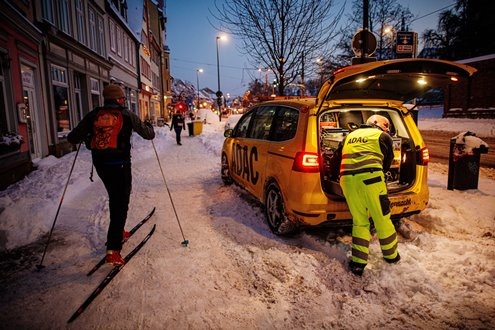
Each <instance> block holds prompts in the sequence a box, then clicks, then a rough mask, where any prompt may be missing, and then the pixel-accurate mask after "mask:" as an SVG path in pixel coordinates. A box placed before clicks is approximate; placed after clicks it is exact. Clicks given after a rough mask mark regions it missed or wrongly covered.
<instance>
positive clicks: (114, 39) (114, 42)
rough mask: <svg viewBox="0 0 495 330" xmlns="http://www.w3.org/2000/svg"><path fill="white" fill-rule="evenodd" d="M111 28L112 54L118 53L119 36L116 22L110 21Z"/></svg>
mask: <svg viewBox="0 0 495 330" xmlns="http://www.w3.org/2000/svg"><path fill="white" fill-rule="evenodd" d="M108 24H109V26H110V49H111V50H112V52H114V53H116V52H117V36H116V32H115V22H114V21H112V20H110V21H109V23H108Z"/></svg>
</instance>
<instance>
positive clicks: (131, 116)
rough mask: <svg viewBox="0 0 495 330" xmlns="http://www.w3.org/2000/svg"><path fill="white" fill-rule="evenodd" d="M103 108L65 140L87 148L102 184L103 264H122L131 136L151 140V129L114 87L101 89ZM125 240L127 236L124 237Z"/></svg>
mask: <svg viewBox="0 0 495 330" xmlns="http://www.w3.org/2000/svg"><path fill="white" fill-rule="evenodd" d="M103 98H104V105H103V106H102V107H96V108H95V109H93V110H92V111H91V112H89V113H88V114H87V115H86V116H85V117H84V118H83V119H82V120H81V122H80V123H79V124H78V125H77V127H76V128H74V129H73V130H72V131H71V132H70V133H69V135H68V136H67V140H68V141H69V142H70V143H72V144H78V143H80V142H82V141H84V142H85V144H86V147H87V148H88V149H91V155H92V159H93V165H94V167H95V169H96V173H98V176H99V177H100V179H101V181H102V182H103V184H104V185H105V188H106V190H107V193H108V199H109V209H110V225H109V227H108V233H107V254H106V258H105V259H106V262H107V263H109V264H113V265H115V266H117V265H123V264H124V259H122V256H121V254H120V250H121V249H122V241H123V239H124V236H128V233H127V232H125V231H124V227H125V223H126V220H127V211H128V209H129V199H130V195H131V188H132V174H131V142H130V140H131V135H132V132H133V131H135V132H136V133H138V134H139V135H140V136H141V137H143V138H144V139H147V140H152V139H154V137H155V132H154V130H153V126H152V125H151V124H150V123H147V122H142V121H141V119H140V118H139V117H138V116H137V115H136V114H135V113H133V112H131V111H129V109H127V108H126V107H125V102H126V98H125V95H124V91H123V90H122V88H120V87H119V86H117V85H108V86H107V87H105V88H104V89H103ZM125 238H127V237H125Z"/></svg>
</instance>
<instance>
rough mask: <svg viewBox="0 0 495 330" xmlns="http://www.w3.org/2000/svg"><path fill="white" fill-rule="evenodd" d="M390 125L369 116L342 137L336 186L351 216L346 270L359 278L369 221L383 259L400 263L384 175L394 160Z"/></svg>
mask: <svg viewBox="0 0 495 330" xmlns="http://www.w3.org/2000/svg"><path fill="white" fill-rule="evenodd" d="M389 131H390V123H389V121H388V119H387V118H386V117H384V116H380V115H372V116H371V117H369V118H368V120H367V121H366V124H365V125H362V126H361V127H360V128H359V129H357V130H355V131H353V132H351V133H350V134H349V135H347V136H346V137H345V140H344V142H343V147H342V161H341V164H340V186H341V187H342V192H343V193H344V196H345V198H346V200H347V204H348V206H349V210H350V212H351V214H352V258H351V260H350V262H349V268H350V270H351V271H352V273H354V274H355V275H358V276H361V275H362V274H363V271H364V268H365V267H366V265H367V263H368V255H369V243H370V239H371V233H370V220H369V218H370V217H371V219H372V220H373V223H374V226H375V229H376V233H377V235H378V239H379V241H380V247H381V250H382V254H383V258H384V259H385V261H387V262H389V263H396V262H398V261H399V260H400V255H399V252H398V248H397V242H398V241H397V233H396V231H395V227H394V225H393V224H392V221H391V220H390V201H389V199H388V194H387V185H386V182H385V175H384V173H386V172H387V171H388V170H389V169H390V165H391V164H392V160H393V158H394V152H393V143H392V137H391V136H390V135H389V134H388V133H389Z"/></svg>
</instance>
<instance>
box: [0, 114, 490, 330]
mask: <svg viewBox="0 0 495 330" xmlns="http://www.w3.org/2000/svg"><path fill="white" fill-rule="evenodd" d="M223 125H224V122H222V123H218V122H212V123H208V124H206V125H205V126H204V127H203V133H202V134H201V135H199V136H194V137H188V136H187V132H185V131H184V133H183V138H182V144H183V145H182V146H178V145H176V143H175V136H174V133H173V132H170V131H169V128H168V127H160V128H156V132H157V137H156V139H155V140H154V142H153V144H152V143H151V142H150V141H146V140H143V139H141V138H140V137H139V136H137V135H135V136H133V144H134V146H133V151H132V155H133V193H132V196H131V202H130V209H129V216H128V221H127V225H126V228H127V229H130V228H131V227H132V225H134V224H135V223H137V222H138V221H139V220H140V218H142V217H143V216H145V215H146V213H147V212H149V211H150V210H151V209H152V208H153V207H156V212H155V214H154V215H153V217H152V218H151V219H150V221H149V222H148V223H146V225H145V226H143V227H142V228H141V229H140V230H139V231H138V232H137V233H136V234H135V235H134V236H133V237H132V238H131V239H130V240H129V242H128V243H126V245H125V246H124V250H123V255H125V254H126V253H127V252H129V251H130V250H131V249H132V247H133V246H135V245H136V244H137V243H138V242H139V241H140V240H141V239H142V238H143V237H144V236H145V235H146V234H147V233H148V232H149V230H150V229H151V227H152V225H153V224H156V226H157V227H156V228H157V229H156V232H155V233H154V235H153V236H152V237H151V239H150V240H149V241H148V243H147V244H146V245H145V246H144V247H143V248H142V250H141V251H140V252H138V254H136V256H135V257H134V258H133V259H132V260H131V261H130V262H129V263H128V264H127V265H126V266H125V267H124V268H123V270H122V271H121V272H120V273H119V274H118V275H117V276H116V277H115V279H114V280H113V281H112V282H111V283H110V284H109V285H108V286H107V287H106V288H105V289H104V290H103V291H102V293H101V294H100V295H99V296H98V297H97V298H96V299H95V300H94V302H93V303H92V304H91V305H90V306H89V307H88V308H87V310H86V311H85V312H84V313H83V314H81V315H80V316H79V318H77V319H76V320H75V321H74V322H73V323H70V324H67V320H68V319H69V317H70V316H71V315H72V313H74V311H75V310H76V309H77V308H78V307H79V306H80V304H81V303H82V302H83V301H84V300H85V299H86V297H87V296H88V295H89V294H90V293H91V292H92V291H93V290H94V288H95V287H96V286H97V284H98V283H99V282H100V281H101V280H102V279H103V278H104V277H105V275H106V274H107V273H108V271H109V270H110V267H109V266H103V267H102V268H101V269H100V270H98V271H97V272H96V273H95V274H93V275H92V276H91V277H87V276H86V273H87V272H88V271H89V270H90V269H91V268H92V266H93V265H94V264H95V263H96V262H97V261H98V260H99V259H101V257H102V256H103V255H104V253H105V246H104V242H105V239H106V231H107V226H108V205H107V195H106V192H105V189H104V187H103V184H102V183H101V181H100V180H99V178H98V176H97V175H96V172H95V173H94V182H91V181H90V180H89V176H90V172H91V155H90V153H89V151H88V150H86V149H85V147H84V146H83V147H81V150H80V152H79V155H78V158H77V160H76V162H75V166H74V171H73V173H72V176H71V179H70V183H69V185H68V188H67V192H66V195H65V198H64V201H63V203H62V207H61V210H60V214H59V216H58V219H57V222H56V225H55V230H54V233H53V237H52V242H51V243H50V246H49V249H48V252H47V255H46V257H45V260H44V263H43V264H44V265H45V266H46V267H45V268H44V269H42V270H41V271H37V270H36V267H35V266H36V265H37V264H38V263H39V262H40V258H41V255H42V252H43V248H44V245H45V243H46V236H45V237H44V238H43V239H40V235H41V234H42V233H47V232H48V231H49V230H50V228H51V226H52V223H53V220H54V216H55V212H56V209H57V207H58V205H59V202H60V197H61V194H62V191H63V189H64V186H65V184H66V181H67V177H68V174H69V171H70V168H71V165H72V163H73V161H74V157H75V155H76V152H72V153H71V154H69V155H66V156H64V157H62V158H60V159H57V158H54V157H49V158H45V159H43V160H41V161H40V163H39V164H38V170H37V171H35V172H32V173H31V174H30V175H29V176H28V177H26V178H25V179H24V180H22V181H20V182H19V183H17V184H14V185H12V186H11V187H9V188H8V189H6V190H5V191H0V216H1V220H0V250H1V251H4V252H2V254H0V256H2V259H3V260H2V261H1V262H0V273H1V274H2V277H1V280H0V285H1V286H0V329H66V328H67V329H375V328H382V329H493V328H495V300H494V297H495V184H494V180H492V179H490V178H488V177H487V176H486V174H485V173H484V172H483V171H482V173H481V176H480V179H479V189H476V190H474V189H473V190H466V191H458V190H454V191H450V190H447V171H448V168H447V166H445V165H441V164H436V163H430V165H429V186H430V202H429V206H428V208H427V209H426V210H425V211H424V212H422V213H421V214H419V215H416V216H413V217H412V218H410V219H407V220H405V221H404V223H403V225H402V228H401V229H402V232H403V233H405V234H406V235H405V236H406V237H404V236H401V238H400V244H399V251H400V254H401V257H402V260H401V261H400V263H399V264H397V265H390V264H387V263H385V262H383V260H382V257H381V252H380V248H379V244H378V242H377V239H376V237H375V238H374V240H373V241H372V242H371V246H370V248H371V255H370V263H369V266H368V267H367V268H366V271H365V273H364V275H363V277H362V278H358V277H356V276H354V275H352V274H351V273H350V272H349V271H348V270H347V260H348V258H349V255H350V239H351V237H350V235H348V234H347V233H345V232H343V231H329V230H326V231H323V232H321V231H320V232H319V233H315V232H311V233H301V234H299V235H298V236H296V237H294V238H290V239H287V238H280V237H277V236H275V235H273V234H272V233H271V232H270V230H269V229H268V226H267V225H266V224H265V222H264V215H263V211H262V209H261V208H260V206H259V205H258V204H257V203H256V202H255V201H254V200H253V199H252V198H251V197H249V196H248V195H247V193H246V192H244V191H243V190H241V189H239V188H238V187H235V186H228V187H227V186H223V184H222V180H221V179H220V150H221V144H222V142H223ZM474 125H477V126H475V128H474V130H475V131H476V127H478V131H479V130H480V129H481V127H482V125H480V124H479V122H477V123H474ZM491 125H492V127H493V121H492V123H491ZM420 128H421V123H420ZM450 128H451V129H455V128H454V127H453V126H450ZM463 128H465V129H464V130H469V127H467V128H466V127H465V126H463ZM492 131H493V129H492ZM153 145H154V146H155V147H156V151H157V153H158V155H159V159H160V163H161V165H162V168H163V173H164V176H165V179H166V185H165V184H164V181H163V177H162V173H161V171H160V167H159V165H158V161H157V158H156V155H155V151H154V149H153ZM490 147H491V148H493V147H495V146H490ZM491 177H493V176H491ZM167 189H168V190H169V191H170V194H171V196H172V199H173V205H174V206H175V209H176V211H177V215H178V218H176V215H175V213H174V209H173V207H172V202H171V200H170V198H169V194H168V191H167ZM178 221H180V224H181V226H182V229H183V232H184V236H185V238H186V239H188V240H189V245H188V246H187V247H184V246H182V245H181V242H182V241H183V237H182V235H181V231H180V229H179V225H178ZM328 234H329V235H328ZM407 234H409V235H407ZM26 245H27V246H26ZM19 247H22V249H20V250H19V249H18V248H19ZM7 250H8V251H9V252H10V253H7V252H5V251H7ZM13 251H16V253H14V252H13Z"/></svg>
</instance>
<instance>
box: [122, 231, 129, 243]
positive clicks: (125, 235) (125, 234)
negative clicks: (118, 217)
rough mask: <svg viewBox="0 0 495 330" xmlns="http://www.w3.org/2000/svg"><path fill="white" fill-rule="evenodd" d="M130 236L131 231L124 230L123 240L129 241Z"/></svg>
mask: <svg viewBox="0 0 495 330" xmlns="http://www.w3.org/2000/svg"><path fill="white" fill-rule="evenodd" d="M129 237H131V233H130V232H128V231H125V230H124V233H123V234H122V240H123V241H127V240H128V239H129Z"/></svg>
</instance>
